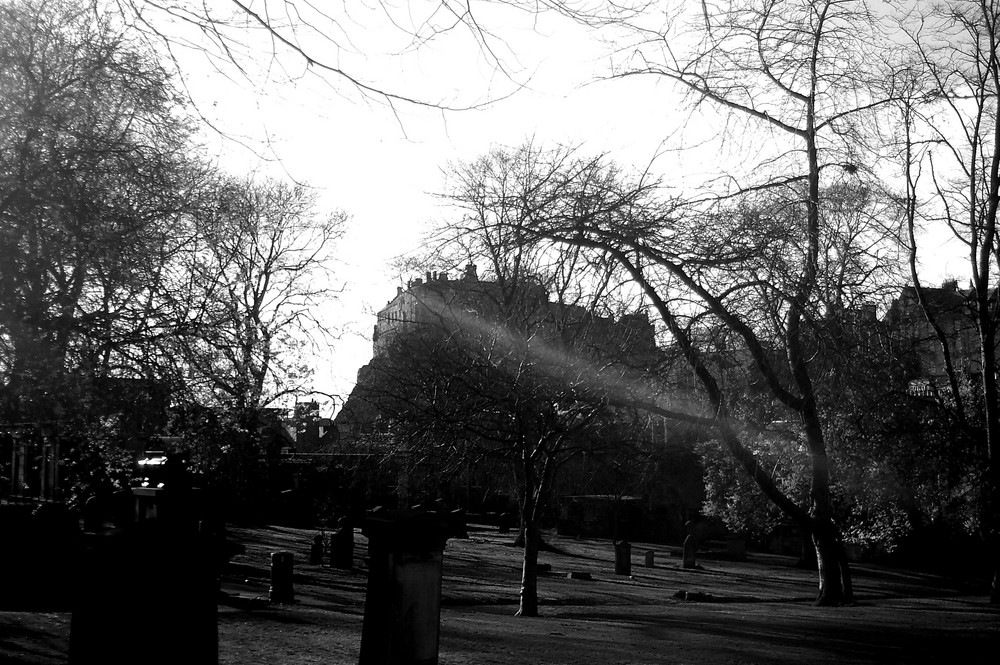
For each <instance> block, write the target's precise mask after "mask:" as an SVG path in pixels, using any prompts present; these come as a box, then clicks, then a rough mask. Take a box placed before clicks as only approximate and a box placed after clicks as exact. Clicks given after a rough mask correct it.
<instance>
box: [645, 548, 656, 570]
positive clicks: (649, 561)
mask: <svg viewBox="0 0 1000 665" xmlns="http://www.w3.org/2000/svg"><path fill="white" fill-rule="evenodd" d="M655 559H656V552H654V551H653V550H647V551H646V568H653V567H654V561H655Z"/></svg>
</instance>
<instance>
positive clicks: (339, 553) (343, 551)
mask: <svg viewBox="0 0 1000 665" xmlns="http://www.w3.org/2000/svg"><path fill="white" fill-rule="evenodd" d="M330 566H332V567H333V568H342V569H344V570H350V569H351V568H353V567H354V527H353V526H351V522H350V520H348V519H347V518H346V517H341V518H340V520H339V521H338V522H337V529H336V530H335V531H334V532H333V533H332V534H331V535H330Z"/></svg>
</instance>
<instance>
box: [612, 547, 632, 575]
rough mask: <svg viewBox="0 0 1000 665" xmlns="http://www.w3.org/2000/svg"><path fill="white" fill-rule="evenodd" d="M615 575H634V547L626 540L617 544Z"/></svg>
mask: <svg viewBox="0 0 1000 665" xmlns="http://www.w3.org/2000/svg"><path fill="white" fill-rule="evenodd" d="M615 574H616V575H631V574H632V545H631V543H629V542H628V541H626V540H622V541H619V542H617V543H615Z"/></svg>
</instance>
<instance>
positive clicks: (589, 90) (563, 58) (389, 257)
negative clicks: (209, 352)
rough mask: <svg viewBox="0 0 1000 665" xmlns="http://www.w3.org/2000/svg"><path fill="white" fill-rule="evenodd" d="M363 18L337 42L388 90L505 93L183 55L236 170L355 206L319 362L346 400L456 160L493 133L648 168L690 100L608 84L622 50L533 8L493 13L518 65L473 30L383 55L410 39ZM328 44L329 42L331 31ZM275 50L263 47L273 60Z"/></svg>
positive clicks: (394, 83)
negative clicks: (331, 337) (400, 259)
mask: <svg viewBox="0 0 1000 665" xmlns="http://www.w3.org/2000/svg"><path fill="white" fill-rule="evenodd" d="M401 4H404V5H405V4H406V3H405V2H403V3H401ZM415 4H417V5H419V4H420V3H415ZM427 4H433V3H427ZM355 20H356V21H358V22H359V24H358V27H357V28H356V30H355V32H354V33H352V35H351V37H352V39H353V40H354V42H355V44H354V47H353V48H354V49H355V50H357V51H359V52H360V51H363V50H364V51H367V52H368V53H369V54H371V55H369V56H367V57H360V56H359V55H354V56H351V55H350V54H345V53H344V52H338V62H339V63H340V64H341V65H343V66H344V67H345V68H348V69H350V68H351V67H353V69H351V71H352V72H353V71H363V72H366V73H369V72H370V73H371V78H372V80H373V81H374V82H375V83H377V84H379V85H381V86H384V87H385V88H386V89H388V90H391V91H393V92H400V93H402V94H404V95H406V96H410V97H418V98H420V99H421V100H426V101H429V102H438V101H442V102H443V103H444V104H446V105H453V106H462V107H465V106H476V105H479V104H480V103H482V102H484V101H488V100H497V101H494V102H492V103H490V104H488V105H487V106H485V107H483V108H477V109H473V110H463V111H447V112H442V111H441V110H439V109H434V108H425V107H421V106H419V105H413V104H409V103H406V102H395V103H394V104H393V105H392V107H390V106H388V105H387V104H385V103H384V101H381V100H378V99H377V98H376V99H371V100H366V99H365V98H364V97H362V96H360V95H358V94H357V93H356V91H354V90H352V88H351V87H350V86H349V85H346V84H344V82H343V81H339V80H337V79H336V77H334V76H332V75H326V76H325V80H321V79H320V78H319V77H316V76H313V75H310V74H307V75H306V76H303V77H301V78H300V79H299V80H298V81H297V82H288V81H287V80H282V79H284V78H285V77H286V75H288V74H293V75H294V74H295V72H294V67H293V66H300V63H301V61H297V60H296V59H295V58H294V57H291V56H289V57H286V58H283V59H282V60H281V61H280V62H281V63H283V64H284V65H285V66H286V68H285V70H284V71H283V72H280V73H275V74H274V80H273V81H270V80H268V81H265V80H264V78H263V75H261V74H259V73H254V74H252V76H253V77H254V80H253V81H247V80H246V79H242V78H240V77H239V76H230V80H227V78H226V77H224V76H222V75H220V74H219V73H218V72H217V71H216V69H215V68H214V67H213V66H211V65H210V64H209V63H208V61H207V58H206V57H205V56H204V54H200V53H198V52H187V51H183V50H178V51H176V53H177V55H178V58H179V62H180V65H181V68H182V71H183V72H184V79H185V82H186V85H187V87H188V89H189V90H190V92H191V94H192V96H193V97H194V99H195V100H196V102H197V106H198V109H199V112H200V113H202V114H203V115H204V116H205V117H206V118H207V119H208V120H210V121H211V122H212V124H213V125H215V126H216V127H217V128H218V129H219V130H220V131H222V132H224V133H225V134H226V135H227V136H229V137H230V138H228V139H226V140H224V141H221V142H218V141H214V140H213V141H210V145H212V146H213V147H212V148H210V149H211V150H212V151H213V153H216V151H217V153H216V154H213V157H215V158H217V159H218V160H219V161H220V163H221V164H222V166H223V167H225V168H227V169H229V170H231V171H234V172H246V171H247V170H257V171H260V172H264V173H268V174H271V175H276V176H278V177H286V178H291V179H295V180H298V181H301V182H305V183H307V184H309V185H311V186H312V187H314V188H316V189H317V190H318V191H319V192H320V193H321V200H322V203H323V205H324V206H326V207H329V208H339V209H342V210H344V211H346V212H347V213H348V214H349V215H350V217H351V222H350V228H349V232H348V237H347V238H346V239H345V240H344V241H342V242H341V244H340V247H339V251H338V254H339V256H340V264H339V265H338V267H337V274H338V278H339V280H340V281H341V282H342V283H343V285H344V287H345V292H344V293H343V295H342V296H341V297H340V298H339V300H338V301H337V302H334V303H331V305H330V306H329V307H328V309H327V311H326V312H325V315H326V319H327V320H328V321H330V322H331V324H332V325H334V326H335V327H338V328H340V329H341V331H342V337H341V339H340V340H339V341H337V342H336V343H335V346H334V348H333V350H332V351H331V352H330V354H329V355H328V356H327V357H325V358H322V359H321V360H320V363H319V364H318V365H317V376H316V387H317V389H319V390H322V391H327V392H334V393H338V394H340V395H342V396H343V397H346V395H347V393H349V391H350V389H351V387H352V386H353V383H354V379H355V377H356V373H357V370H358V368H359V367H360V366H361V365H363V364H364V363H366V362H367V361H368V360H369V359H370V358H371V331H372V328H373V327H374V324H375V316H374V313H375V312H376V311H377V310H379V309H380V308H381V307H382V306H384V305H385V304H386V302H387V301H388V300H390V299H391V298H392V297H394V296H395V292H396V286H397V285H398V284H402V283H403V282H404V281H405V280H406V279H407V278H408V277H410V276H408V275H399V274H398V273H397V272H395V271H394V270H393V268H392V266H391V263H392V261H393V259H394V258H396V257H397V256H399V255H401V254H405V253H410V252H414V251H417V250H419V246H420V238H421V233H422V232H423V231H425V230H426V229H427V228H428V224H429V223H430V222H431V221H433V220H434V219H441V218H443V217H446V216H447V215H448V214H449V211H448V210H447V209H446V208H443V207H441V206H440V205H439V203H438V201H437V200H436V199H435V197H434V193H436V192H440V191H441V188H442V185H443V177H442V174H441V169H442V168H443V167H445V166H446V165H447V164H448V163H449V162H454V161H456V160H467V159H473V158H475V157H476V156H478V155H480V154H482V153H483V152H485V151H486V150H487V149H488V148H489V147H490V145H491V144H494V143H499V144H505V145H516V144H519V143H521V142H523V141H524V140H526V139H528V138H533V139H535V140H536V141H539V142H541V143H546V144H547V143H550V142H565V143H580V144H582V145H583V146H584V147H585V148H586V149H587V150H588V151H589V152H605V151H607V152H610V153H612V154H613V155H614V156H615V158H616V159H618V160H619V161H622V162H623V163H627V164H635V165H642V166H644V165H646V164H647V163H648V162H649V161H650V160H651V159H652V158H653V157H654V155H656V154H657V152H658V150H659V146H660V143H661V142H662V141H663V139H664V138H666V137H667V136H668V135H669V134H670V133H671V131H672V130H674V129H675V128H676V127H675V123H676V122H677V120H676V118H677V117H680V116H679V114H677V113H676V110H677V108H678V105H679V103H680V101H679V99H680V98H679V97H678V96H676V95H674V94H672V92H671V90H670V89H669V88H668V87H666V86H657V85H655V84H654V82H653V81H651V80H644V81H635V82H632V81H629V82H601V83H594V81H595V79H596V78H597V77H598V76H599V75H600V74H603V73H605V71H606V65H605V64H604V58H606V52H607V45H605V44H602V43H599V42H598V41H597V40H596V39H595V38H594V37H593V36H592V35H590V34H588V33H587V32H586V31H585V30H584V29H582V28H581V27H579V26H578V25H576V24H574V23H573V22H571V21H569V20H567V19H565V18H561V17H557V16H549V17H543V18H541V19H540V20H537V21H536V19H535V17H532V16H530V15H528V14H526V13H521V12H507V13H506V14H503V13H499V14H494V15H492V16H483V17H482V20H484V21H486V20H489V21H491V22H492V25H493V28H494V29H495V31H496V34H497V41H496V42H494V44H493V46H495V47H498V48H500V49H502V48H503V47H504V44H506V47H507V48H508V52H506V53H504V52H502V50H501V51H499V52H498V55H499V56H500V57H501V58H502V59H503V61H504V63H505V66H506V67H508V69H509V70H510V73H509V76H505V75H504V74H503V73H500V72H497V71H496V69H495V68H494V67H493V66H492V64H491V62H489V57H488V56H486V55H484V54H483V53H482V52H481V50H480V49H479V48H477V46H476V45H475V44H473V43H471V42H470V41H469V40H468V39H467V38H465V37H464V36H463V34H461V33H456V34H455V36H454V37H450V38H447V39H442V40H440V41H439V42H435V43H432V44H431V45H429V46H423V47H421V48H420V49H418V50H416V51H414V52H412V53H410V54H408V55H405V56H387V57H381V58H380V57H376V55H377V54H379V53H384V52H387V51H393V50H398V49H399V48H400V42H399V39H400V34H402V33H401V32H400V31H397V30H393V29H392V28H391V26H388V25H385V24H384V23H383V24H379V20H378V17H377V16H375V17H372V16H367V17H358V16H355ZM361 21H367V24H366V25H362V24H360V22H361ZM379 25H381V27H377V28H373V27H372V26H379ZM383 37H384V39H383ZM501 39H502V41H501ZM316 48H317V49H323V48H328V45H326V44H320V43H318V42H317V46H316ZM266 52H267V51H266V43H262V50H261V54H262V57H263V56H264V55H266ZM515 54H516V55H515ZM290 70H291V71H290ZM331 84H332V85H331ZM237 139H242V141H241V140H237ZM241 142H243V143H245V144H246V145H247V146H249V147H250V148H249V149H248V148H244V147H241V145H240V143H241ZM272 153H273V154H272ZM266 157H277V158H278V159H279V160H280V163H279V162H276V161H266V160H265V159H264V158H266ZM668 160H669V158H666V159H661V160H660V163H664V164H665V163H666V162H667V161H668ZM686 174H687V175H688V176H691V175H693V174H692V170H691V169H687V170H686ZM336 406H337V407H339V406H340V404H339V403H338V404H337V405H336Z"/></svg>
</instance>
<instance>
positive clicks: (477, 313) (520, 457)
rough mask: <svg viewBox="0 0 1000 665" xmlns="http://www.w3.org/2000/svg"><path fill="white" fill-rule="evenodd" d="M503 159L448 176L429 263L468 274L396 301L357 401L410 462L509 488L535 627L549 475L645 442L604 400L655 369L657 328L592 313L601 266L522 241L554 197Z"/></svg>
mask: <svg viewBox="0 0 1000 665" xmlns="http://www.w3.org/2000/svg"><path fill="white" fill-rule="evenodd" d="M509 157H510V156H509V155H506V154H504V153H502V152H499V151H498V152H496V153H494V154H491V155H490V156H488V157H485V158H483V159H481V160H478V161H476V162H474V163H471V164H461V165H457V166H455V167H454V168H453V169H452V170H451V175H452V176H453V178H452V180H451V181H450V182H449V184H448V188H447V194H446V199H447V200H448V201H449V202H450V203H451V204H452V205H453V206H454V209H455V211H456V213H457V214H456V217H455V218H454V219H451V220H448V221H445V222H443V223H442V224H441V226H440V229H439V232H438V233H437V234H436V235H435V237H434V240H433V243H432V244H433V246H434V247H435V248H436V251H434V252H433V254H434V257H433V259H431V260H433V261H435V262H438V263H439V265H440V263H441V262H445V264H446V265H455V266H469V267H467V269H466V272H465V274H464V275H462V276H460V277H458V278H454V279H453V278H451V277H446V278H442V277H441V276H440V275H434V274H432V275H431V276H430V277H431V279H430V280H429V281H427V282H422V283H419V284H417V283H412V284H411V285H410V287H409V289H407V290H406V291H405V292H403V293H400V294H399V295H398V296H397V299H396V300H395V301H393V302H394V304H390V306H389V308H388V311H389V312H390V314H386V316H387V317H389V316H391V317H392V318H391V320H388V319H387V320H386V321H385V322H380V324H379V328H378V333H377V334H378V338H377V340H376V347H377V349H378V351H377V353H376V357H375V359H374V360H373V362H372V365H371V367H370V368H369V369H368V370H367V371H366V375H367V379H366V381H364V382H363V383H360V384H359V386H358V389H356V391H355V394H354V396H353V397H354V398H359V399H362V400H364V401H366V402H368V403H369V404H371V406H372V410H373V411H374V412H376V413H377V416H378V418H380V419H381V422H382V425H383V427H384V428H385V432H384V433H388V434H391V436H392V437H393V438H394V439H395V440H396V441H397V442H401V443H404V444H405V453H406V455H408V456H410V457H411V458H413V460H414V461H415V463H417V462H420V461H422V460H424V459H433V460H435V461H436V462H437V463H438V464H440V463H443V464H446V465H448V466H446V467H445V468H446V469H451V468H456V469H457V467H454V466H453V465H455V464H472V463H484V464H489V465H490V468H494V469H502V470H504V473H506V474H509V475H510V477H511V478H513V479H514V483H513V485H514V486H515V487H516V488H517V495H518V503H519V506H518V508H519V512H520V524H521V529H522V535H523V539H524V558H523V567H522V576H521V590H520V604H519V609H518V615H520V616H537V614H538V589H537V587H538V553H539V548H540V546H541V541H542V537H541V526H542V523H543V518H544V515H545V513H546V511H548V510H550V509H551V501H552V498H553V491H554V487H555V482H556V477H557V473H558V470H559V469H560V467H562V466H563V465H564V464H566V462H567V461H568V460H570V459H572V458H574V457H575V456H577V455H579V454H580V453H581V451H583V450H589V451H590V452H591V453H598V454H599V453H600V450H601V448H602V447H606V446H616V445H617V446H618V447H619V448H620V447H622V446H624V445H626V444H627V442H628V441H629V439H630V438H631V437H634V436H636V430H641V429H642V428H641V427H638V426H636V422H638V421H637V419H636V418H635V414H634V411H633V410H632V409H630V408H628V407H624V406H617V407H615V406H611V405H609V403H608V401H607V398H606V390H607V387H608V386H609V385H612V384H614V383H616V382H617V381H618V380H620V378H621V375H622V374H623V373H625V372H627V371H629V368H630V363H632V362H636V363H637V362H640V360H641V361H644V362H651V360H650V355H651V354H652V352H653V349H654V346H653V328H652V326H651V325H650V324H649V322H648V320H646V319H645V317H644V316H642V315H638V316H636V315H633V316H629V315H627V314H626V315H624V316H622V315H621V313H620V312H618V313H617V315H616V313H612V312H610V311H608V310H601V309H599V308H598V304H604V303H606V302H607V301H606V300H603V299H601V298H599V297H597V294H599V293H600V291H601V283H602V282H603V281H606V280H607V279H608V274H607V268H608V265H607V264H602V263H601V262H599V261H591V260H590V259H589V257H588V258H587V259H584V257H583V255H582V254H579V255H576V256H574V255H573V254H572V253H565V254H561V255H560V254H557V253H553V252H548V251H546V250H544V249H542V248H540V247H539V246H537V245H532V244H531V243H529V242H527V239H528V236H527V235H526V234H527V233H528V225H529V224H530V222H531V219H532V217H534V216H536V215H539V214H542V210H543V208H544V206H546V205H548V204H549V202H548V201H547V200H546V199H545V198H544V194H545V193H548V192H550V190H549V188H548V187H546V185H545V182H544V180H545V174H543V173H541V172H537V171H531V170H530V169H527V168H523V167H524V166H525V164H524V163H523V162H520V161H518V160H515V159H510V158H509ZM476 263H478V264H479V265H480V266H482V268H483V269H482V274H480V273H479V272H478V271H476V270H473V269H472V267H471V266H472V265H474V264H476ZM397 310H398V311H397ZM439 470H440V469H439ZM445 473H448V472H447V471H446V472H445Z"/></svg>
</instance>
